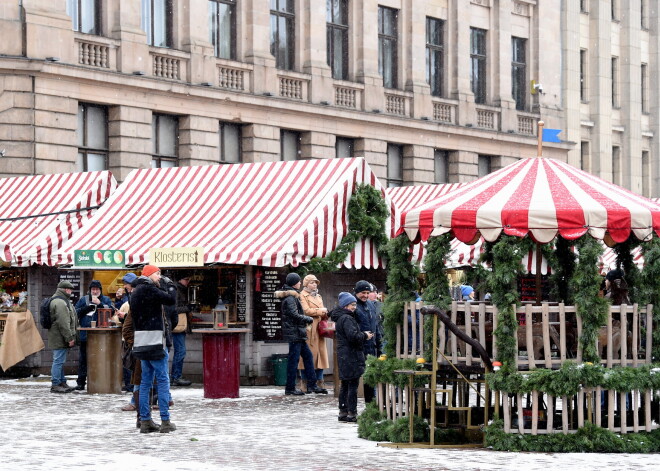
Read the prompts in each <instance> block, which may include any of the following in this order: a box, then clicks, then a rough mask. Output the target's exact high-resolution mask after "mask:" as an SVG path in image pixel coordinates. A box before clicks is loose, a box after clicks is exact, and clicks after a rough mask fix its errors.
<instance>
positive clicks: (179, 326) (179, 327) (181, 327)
mask: <svg viewBox="0 0 660 471" xmlns="http://www.w3.org/2000/svg"><path fill="white" fill-rule="evenodd" d="M187 327H188V315H187V314H186V313H185V312H180V313H179V320H178V321H177V323H176V327H175V328H174V329H172V333H173V334H180V333H181V332H183V331H185V330H186V328H187Z"/></svg>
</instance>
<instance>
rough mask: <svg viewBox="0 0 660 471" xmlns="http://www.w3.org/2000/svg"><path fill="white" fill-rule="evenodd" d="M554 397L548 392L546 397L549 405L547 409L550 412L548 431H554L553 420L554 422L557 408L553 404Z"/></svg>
mask: <svg viewBox="0 0 660 471" xmlns="http://www.w3.org/2000/svg"><path fill="white" fill-rule="evenodd" d="M553 399H554V398H553V397H552V396H551V395H550V394H548V397H547V399H546V401H547V405H548V411H547V413H548V416H547V424H548V426H547V427H546V430H547V432H548V433H552V431H553V429H554V425H553V422H554V419H555V408H554V406H553Z"/></svg>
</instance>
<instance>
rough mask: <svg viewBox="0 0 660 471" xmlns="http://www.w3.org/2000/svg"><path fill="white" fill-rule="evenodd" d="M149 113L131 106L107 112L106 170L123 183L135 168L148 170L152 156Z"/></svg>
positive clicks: (112, 108) (147, 110)
mask: <svg viewBox="0 0 660 471" xmlns="http://www.w3.org/2000/svg"><path fill="white" fill-rule="evenodd" d="M151 116H152V112H151V110H149V109H145V108H135V107H132V106H123V105H122V106H112V107H110V108H109V109H108V147H109V154H108V161H109V165H108V169H109V170H110V171H111V172H112V174H113V175H114V176H115V178H116V179H117V181H120V182H121V181H123V180H124V179H125V178H126V176H127V175H128V174H129V173H130V171H131V170H133V169H135V168H150V167H151V155H152V153H153V142H152V140H151V139H152V137H151V136H152V124H151Z"/></svg>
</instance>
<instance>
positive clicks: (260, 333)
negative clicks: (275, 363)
mask: <svg viewBox="0 0 660 471" xmlns="http://www.w3.org/2000/svg"><path fill="white" fill-rule="evenodd" d="M286 275H287V274H286V272H285V271H284V270H278V269H276V268H256V269H255V270H254V285H253V286H254V297H253V299H254V340H263V341H272V342H282V341H283V336H282V315H281V312H280V305H281V301H280V300H279V299H276V298H275V291H277V290H279V289H281V288H282V285H283V284H284V281H285V280H286Z"/></svg>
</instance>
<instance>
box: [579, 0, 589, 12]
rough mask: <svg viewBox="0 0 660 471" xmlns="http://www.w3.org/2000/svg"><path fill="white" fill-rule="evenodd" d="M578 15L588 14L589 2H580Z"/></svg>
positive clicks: (584, 0) (585, 0) (582, 0)
mask: <svg viewBox="0 0 660 471" xmlns="http://www.w3.org/2000/svg"><path fill="white" fill-rule="evenodd" d="M580 13H589V0H580Z"/></svg>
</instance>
